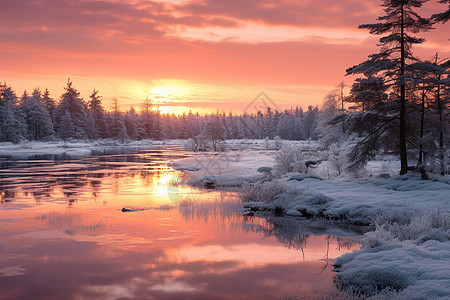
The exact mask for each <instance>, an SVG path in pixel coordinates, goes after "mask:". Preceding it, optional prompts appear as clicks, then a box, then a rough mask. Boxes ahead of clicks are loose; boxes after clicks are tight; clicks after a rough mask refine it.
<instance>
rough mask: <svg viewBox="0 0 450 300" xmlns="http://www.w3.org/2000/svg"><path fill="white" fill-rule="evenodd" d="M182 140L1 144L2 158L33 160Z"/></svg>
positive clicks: (135, 147) (146, 146)
mask: <svg viewBox="0 0 450 300" xmlns="http://www.w3.org/2000/svg"><path fill="white" fill-rule="evenodd" d="M181 143H182V141H181V140H169V141H153V140H141V141H130V142H123V143H121V142H119V141H117V140H96V141H70V142H64V141H52V142H40V141H32V142H22V143H19V144H13V143H0V156H6V157H10V158H20V159H26V158H33V157H39V156H43V155H53V156H58V157H61V156H64V157H80V156H89V155H93V154H96V153H100V152H104V151H108V150H112V149H117V148H119V147H120V148H122V149H128V150H130V151H131V150H139V149H143V148H149V147H154V146H163V145H181Z"/></svg>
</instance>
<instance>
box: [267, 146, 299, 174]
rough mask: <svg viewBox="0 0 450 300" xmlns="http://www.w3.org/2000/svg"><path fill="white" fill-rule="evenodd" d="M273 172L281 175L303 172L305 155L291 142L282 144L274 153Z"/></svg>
mask: <svg viewBox="0 0 450 300" xmlns="http://www.w3.org/2000/svg"><path fill="white" fill-rule="evenodd" d="M274 169H275V172H276V173H277V174H278V175H283V174H286V173H291V172H298V173H305V172H306V166H305V156H304V154H303V153H302V152H301V151H300V149H298V148H297V147H295V146H294V145H291V144H284V145H283V146H282V148H281V150H280V151H278V152H277V153H276V155H275V168H274Z"/></svg>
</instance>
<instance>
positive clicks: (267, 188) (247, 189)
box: [241, 180, 286, 203]
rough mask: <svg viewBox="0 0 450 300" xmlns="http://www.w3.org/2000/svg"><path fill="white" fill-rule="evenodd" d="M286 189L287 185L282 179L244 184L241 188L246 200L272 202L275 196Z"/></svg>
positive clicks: (243, 197)
mask: <svg viewBox="0 0 450 300" xmlns="http://www.w3.org/2000/svg"><path fill="white" fill-rule="evenodd" d="M285 191H286V185H285V184H284V183H282V182H280V181H277V180H275V181H265V182H257V183H254V184H244V185H243V186H242V189H241V194H242V199H243V200H244V201H248V202H251V201H254V202H266V203H267V202H271V201H273V200H275V197H276V196H278V195H280V194H282V193H284V192H285Z"/></svg>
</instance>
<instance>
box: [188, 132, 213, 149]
mask: <svg viewBox="0 0 450 300" xmlns="http://www.w3.org/2000/svg"><path fill="white" fill-rule="evenodd" d="M208 144H209V143H208V140H207V139H206V137H205V136H203V135H197V136H195V137H194V138H190V139H187V140H186V141H185V142H184V143H183V148H184V150H186V151H193V152H198V151H207V150H208V148H209V145H208Z"/></svg>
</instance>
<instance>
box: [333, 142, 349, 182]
mask: <svg viewBox="0 0 450 300" xmlns="http://www.w3.org/2000/svg"><path fill="white" fill-rule="evenodd" d="M347 154H348V149H347V148H346V144H342V145H338V144H337V143H334V144H332V145H331V146H330V148H329V150H328V161H329V163H330V166H331V168H332V169H333V172H335V173H336V175H341V174H342V173H343V172H344V170H345V169H346V168H347Z"/></svg>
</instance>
